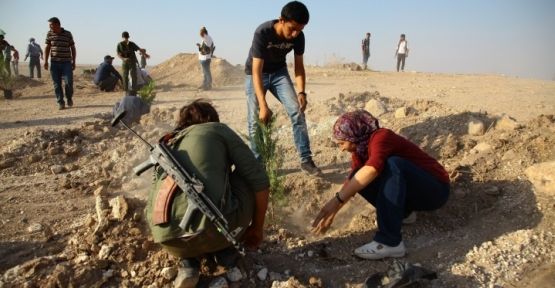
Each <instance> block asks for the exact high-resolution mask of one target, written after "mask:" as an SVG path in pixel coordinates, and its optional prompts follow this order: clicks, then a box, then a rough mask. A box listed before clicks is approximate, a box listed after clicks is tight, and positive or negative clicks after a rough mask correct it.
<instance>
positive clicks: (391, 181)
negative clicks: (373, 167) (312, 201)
mask: <svg viewBox="0 0 555 288" xmlns="http://www.w3.org/2000/svg"><path fill="white" fill-rule="evenodd" d="M359 194H360V195H361V196H362V197H364V199H366V201H368V202H370V204H372V205H373V206H374V207H376V215H377V218H378V232H376V235H375V236H374V240H375V241H377V242H379V243H382V244H385V245H388V246H397V245H399V243H400V242H401V239H402V238H401V225H402V221H403V218H405V217H406V216H408V215H409V214H410V213H411V212H412V211H429V210H435V209H438V208H440V207H441V206H443V205H444V204H445V203H446V202H447V198H448V197H449V183H444V182H441V181H439V180H437V178H436V177H434V176H433V175H431V174H430V173H428V172H427V171H425V170H423V169H422V168H420V167H418V166H416V165H414V164H413V163H412V162H410V161H408V160H406V159H404V158H401V157H397V156H391V157H389V158H387V162H386V164H385V167H384V169H383V171H382V172H381V173H380V175H378V177H377V178H376V179H374V181H372V183H370V184H369V185H368V186H366V187H365V188H364V189H362V190H361V191H360V192H359Z"/></svg>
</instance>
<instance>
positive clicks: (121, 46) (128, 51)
mask: <svg viewBox="0 0 555 288" xmlns="http://www.w3.org/2000/svg"><path fill="white" fill-rule="evenodd" d="M121 37H122V38H123V41H121V42H119V43H118V46H117V48H116V49H117V52H118V56H119V58H120V59H121V61H122V65H121V68H122V70H123V71H122V72H123V90H124V91H129V90H130V89H129V73H131V91H136V90H137V64H138V63H137V55H135V52H136V51H140V52H141V54H142V55H144V56H145V57H146V58H150V56H149V55H148V54H146V49H143V48H140V47H139V46H137V44H135V43H134V42H131V41H129V32H127V31H123V33H121Z"/></svg>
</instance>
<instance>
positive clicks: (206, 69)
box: [200, 59, 212, 89]
mask: <svg viewBox="0 0 555 288" xmlns="http://www.w3.org/2000/svg"><path fill="white" fill-rule="evenodd" d="M210 62H212V59H207V60H200V66H201V67H202V74H203V76H204V79H203V80H202V88H207V89H210V88H212V73H211V72H210Z"/></svg>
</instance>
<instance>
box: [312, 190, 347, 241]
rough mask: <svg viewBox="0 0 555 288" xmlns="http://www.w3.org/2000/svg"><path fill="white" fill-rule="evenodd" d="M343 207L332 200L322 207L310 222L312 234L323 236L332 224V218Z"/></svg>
mask: <svg viewBox="0 0 555 288" xmlns="http://www.w3.org/2000/svg"><path fill="white" fill-rule="evenodd" d="M342 206H343V204H341V203H339V201H337V199H335V198H332V199H330V200H329V201H328V203H326V205H324V207H322V209H321V210H320V213H318V215H317V216H316V218H315V219H314V222H312V230H311V231H312V233H314V234H323V233H325V232H326V231H327V230H328V229H329V228H330V226H331V223H333V218H335V215H336V214H337V212H338V211H339V209H340V208H341V207H342Z"/></svg>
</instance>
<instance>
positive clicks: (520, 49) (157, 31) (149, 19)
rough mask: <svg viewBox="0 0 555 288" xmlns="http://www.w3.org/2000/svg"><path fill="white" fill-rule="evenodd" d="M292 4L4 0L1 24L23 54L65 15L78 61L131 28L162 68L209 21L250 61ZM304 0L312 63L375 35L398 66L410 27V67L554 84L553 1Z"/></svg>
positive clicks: (218, 39) (218, 38)
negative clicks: (260, 30) (256, 41)
mask: <svg viewBox="0 0 555 288" xmlns="http://www.w3.org/2000/svg"><path fill="white" fill-rule="evenodd" d="M287 2H288V1H281V0H279V1H278V0H273V1H270V0H240V1H239V0H238V1H230V0H227V1H226V0H212V1H177V0H176V1H173V0H166V1H161V0H159V1H145V0H136V1H128V0H120V1H107V0H95V1H81V0H75V1H68V0H65V1H62V0H49V1H39V0H0V28H1V29H3V30H4V31H5V32H6V33H7V34H6V40H8V41H9V42H10V43H11V44H12V45H14V46H15V47H16V48H17V49H18V50H20V52H22V54H24V52H25V49H26V45H27V43H28V39H29V38H30V37H35V38H36V39H37V40H38V41H39V43H40V44H42V46H43V47H44V45H43V43H44V38H45V35H46V32H47V31H48V23H47V20H48V18H50V17H52V16H57V17H58V18H60V20H61V22H62V27H65V28H66V29H67V30H69V31H71V32H72V33H73V35H74V38H75V41H76V47H77V62H78V64H96V63H99V62H100V61H101V60H102V57H103V56H104V55H106V54H112V55H113V56H114V54H115V49H116V48H115V47H116V44H117V42H118V41H120V37H121V32H122V31H124V30H127V31H129V33H130V34H131V40H132V41H135V42H136V43H137V44H138V45H140V46H141V47H143V48H146V49H147V50H148V52H149V53H150V54H151V56H152V59H151V61H150V63H149V64H157V63H160V62H162V61H165V60H167V59H169V58H170V57H172V56H173V55H175V54H177V53H180V52H194V51H195V48H196V47H195V43H197V42H198V31H199V28H200V27H201V26H206V27H207V29H208V32H209V34H210V35H211V36H212V37H213V38H214V41H215V43H216V46H217V48H216V55H217V56H219V57H222V58H225V59H227V60H228V61H229V62H231V63H232V64H244V61H245V57H246V56H247V53H248V49H249V47H250V44H251V41H252V34H253V32H254V30H255V29H256V27H257V26H258V25H259V24H260V23H262V22H264V21H266V20H270V19H273V18H277V17H278V16H279V13H280V11H281V7H282V6H283V5H284V4H285V3H287ZM303 2H304V3H305V4H306V5H307V7H308V9H309V11H310V14H311V18H310V22H309V24H308V25H307V26H306V28H305V30H304V31H305V36H306V41H307V44H306V52H305V59H306V62H307V63H308V64H316V65H322V64H325V63H328V62H330V61H332V60H333V59H341V60H344V61H347V62H357V63H358V62H360V61H361V54H360V41H361V39H362V38H363V37H364V34H365V33H366V32H371V33H372V40H371V57H370V61H369V64H370V67H371V68H372V69H376V70H381V71H392V70H393V69H394V68H395V67H394V66H395V59H394V57H393V55H394V52H395V47H396V44H397V41H398V39H399V35H400V34H401V33H405V34H406V35H407V40H408V43H409V48H410V50H411V53H410V57H409V58H408V59H407V70H415V71H426V72H444V73H471V74H474V73H496V74H506V75H511V76H519V77H525V78H539V79H547V80H555V33H554V32H553V31H552V29H553V27H555V16H554V15H552V14H553V12H555V1H553V0H528V1H526V0H521V1H516V0H465V1H445V0H444V1H440V0H434V1H431V0H420V1H417V0H412V1H411V0H400V1H385V0H384V1H372V0H366V1H363V0H351V1H337V0H336V1H331V0H307V1H303ZM549 27H551V28H549ZM115 63H116V64H119V62H118V61H117V60H116V62H115Z"/></svg>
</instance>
